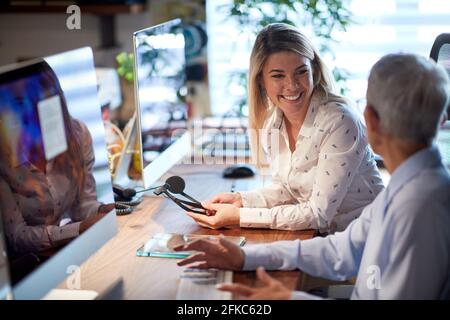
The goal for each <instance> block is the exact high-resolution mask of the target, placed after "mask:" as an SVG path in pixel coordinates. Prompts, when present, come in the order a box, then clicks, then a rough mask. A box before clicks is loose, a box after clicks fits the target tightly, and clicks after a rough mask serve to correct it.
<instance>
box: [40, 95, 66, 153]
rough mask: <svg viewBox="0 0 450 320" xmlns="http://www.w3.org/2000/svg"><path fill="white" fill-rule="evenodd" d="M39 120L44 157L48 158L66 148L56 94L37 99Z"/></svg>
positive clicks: (58, 99)
mask: <svg viewBox="0 0 450 320" xmlns="http://www.w3.org/2000/svg"><path fill="white" fill-rule="evenodd" d="M38 113H39V121H40V123H41V131H42V140H43V141H44V152H45V159H47V161H48V160H50V159H53V158H54V157H56V156H57V155H59V154H61V153H63V152H64V151H66V150H67V139H66V131H65V130H64V119H63V114H62V110H61V100H60V98H59V96H58V95H56V96H53V97H50V98H47V99H45V100H42V101H39V103H38Z"/></svg>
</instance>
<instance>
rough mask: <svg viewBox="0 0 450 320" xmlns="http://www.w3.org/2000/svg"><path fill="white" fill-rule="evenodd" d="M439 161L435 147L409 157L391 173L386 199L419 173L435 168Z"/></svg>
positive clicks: (439, 157)
mask: <svg viewBox="0 0 450 320" xmlns="http://www.w3.org/2000/svg"><path fill="white" fill-rule="evenodd" d="M441 161H442V160H441V155H440V153H439V151H438V149H437V147H436V146H431V147H428V148H425V149H422V150H420V151H418V152H416V153H415V154H413V155H412V156H410V157H409V158H408V159H407V160H405V161H404V162H403V163H402V164H401V165H400V166H399V167H398V168H397V169H395V171H394V172H393V173H392V176H391V179H390V182H389V185H388V186H387V188H386V190H387V192H388V198H392V197H393V196H394V194H395V193H397V191H398V190H399V189H401V188H402V187H403V186H404V185H405V184H406V183H408V181H409V180H411V179H412V178H414V177H415V176H417V175H418V174H419V173H420V171H422V170H424V169H426V168H432V167H435V166H437V165H439V164H440V163H441ZM388 201H389V199H388Z"/></svg>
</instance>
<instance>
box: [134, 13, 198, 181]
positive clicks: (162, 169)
mask: <svg viewBox="0 0 450 320" xmlns="http://www.w3.org/2000/svg"><path fill="white" fill-rule="evenodd" d="M181 23H182V20H181V19H173V20H169V21H166V22H163V23H160V24H158V25H155V26H151V27H148V28H144V29H141V30H138V31H135V32H134V33H133V53H134V70H135V76H134V90H135V94H134V98H135V105H136V112H137V117H136V119H137V121H136V124H137V132H138V139H139V144H140V146H141V152H140V157H141V159H140V161H141V164H142V165H143V166H144V154H143V152H142V148H143V143H142V123H141V121H142V119H141V107H140V103H139V81H138V79H139V75H138V61H137V50H136V45H137V40H136V39H137V37H138V36H139V35H140V34H141V33H143V32H148V31H152V30H157V29H162V28H164V29H166V28H170V27H172V26H178V25H181ZM190 152H191V134H190V132H189V130H188V129H187V128H186V132H184V133H183V134H182V135H180V136H179V138H178V139H177V140H176V141H175V142H174V143H172V144H171V145H170V146H169V147H168V148H167V149H165V150H164V151H163V152H162V153H161V154H160V155H158V157H157V158H156V159H155V160H153V161H152V162H151V163H150V164H148V165H146V166H145V167H143V168H142V179H143V184H144V188H149V187H151V186H152V185H153V184H154V183H155V182H156V181H158V179H159V178H161V176H162V175H164V174H165V173H166V172H167V171H168V170H170V168H172V167H173V166H174V165H176V164H177V163H179V162H180V160H182V159H183V158H184V157H185V156H186V155H188V154H189V153H190Z"/></svg>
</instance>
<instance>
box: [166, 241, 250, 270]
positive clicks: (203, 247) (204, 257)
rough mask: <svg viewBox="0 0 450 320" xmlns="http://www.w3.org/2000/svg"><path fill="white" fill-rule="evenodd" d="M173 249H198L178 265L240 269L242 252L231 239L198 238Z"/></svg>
mask: <svg viewBox="0 0 450 320" xmlns="http://www.w3.org/2000/svg"><path fill="white" fill-rule="evenodd" d="M174 250H175V251H198V253H195V254H193V255H191V256H189V257H187V258H186V259H183V260H181V261H179V262H178V263H177V264H178V265H179V266H185V265H192V263H196V265H195V268H200V269H208V268H218V269H222V270H242V267H243V266H244V260H245V258H244V252H243V251H242V249H241V248H240V247H239V246H238V245H237V244H234V243H233V242H231V241H228V240H226V239H225V238H223V237H219V238H218V239H216V240H207V239H199V240H195V241H192V242H190V243H187V244H185V245H181V246H178V247H175V248H174Z"/></svg>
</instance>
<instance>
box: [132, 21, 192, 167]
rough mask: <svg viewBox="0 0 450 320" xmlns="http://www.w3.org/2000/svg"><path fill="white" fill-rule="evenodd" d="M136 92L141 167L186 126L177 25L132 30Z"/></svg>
mask: <svg viewBox="0 0 450 320" xmlns="http://www.w3.org/2000/svg"><path fill="white" fill-rule="evenodd" d="M134 39H135V52H136V71H137V72H136V74H137V83H136V85H137V92H138V102H139V109H140V126H141V131H142V148H143V159H144V166H146V165H147V164H148V163H150V162H151V161H153V160H154V159H155V158H156V157H158V155H159V154H161V153H162V152H163V151H164V150H166V149H167V148H168V147H169V146H170V145H171V144H172V143H173V142H174V140H175V139H174V137H173V133H174V131H175V130H177V129H186V128H187V122H186V121H187V107H186V102H185V97H186V95H187V89H186V86H185V55H184V37H183V30H182V29H181V27H180V26H179V25H167V24H166V25H161V26H159V27H152V28H148V29H144V30H141V31H138V32H136V33H135V37H134Z"/></svg>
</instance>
